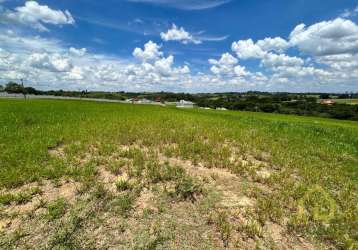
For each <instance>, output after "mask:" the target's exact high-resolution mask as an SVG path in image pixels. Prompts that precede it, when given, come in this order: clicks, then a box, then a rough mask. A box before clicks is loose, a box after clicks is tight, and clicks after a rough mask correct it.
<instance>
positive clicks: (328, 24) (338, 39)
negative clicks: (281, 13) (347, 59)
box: [290, 18, 358, 56]
mask: <svg viewBox="0 0 358 250" xmlns="http://www.w3.org/2000/svg"><path fill="white" fill-rule="evenodd" d="M290 42H291V44H292V45H293V46H297V47H298V48H299V50H301V51H302V52H304V53H307V54H309V55H314V56H324V55H334V54H344V53H353V54H354V53H357V52H358V25H357V24H356V23H354V22H353V21H351V20H347V19H343V18H336V19H334V20H330V21H323V22H319V23H316V24H313V25H311V26H308V27H307V26H306V25H305V24H300V25H297V26H296V27H295V28H294V30H293V31H292V32H291V34H290Z"/></svg>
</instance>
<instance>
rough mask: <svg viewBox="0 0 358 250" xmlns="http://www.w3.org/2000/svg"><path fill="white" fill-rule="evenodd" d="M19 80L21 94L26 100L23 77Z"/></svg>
mask: <svg viewBox="0 0 358 250" xmlns="http://www.w3.org/2000/svg"><path fill="white" fill-rule="evenodd" d="M20 80H21V88H22V94H23V95H24V99H25V100H26V89H25V87H24V79H22V78H21V79H20Z"/></svg>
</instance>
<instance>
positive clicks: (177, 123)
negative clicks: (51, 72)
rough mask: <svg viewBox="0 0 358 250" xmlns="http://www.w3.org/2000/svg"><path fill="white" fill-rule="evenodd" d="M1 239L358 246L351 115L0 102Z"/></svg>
mask: <svg viewBox="0 0 358 250" xmlns="http://www.w3.org/2000/svg"><path fill="white" fill-rule="evenodd" d="M0 152H1V153H0V186H1V193H0V211H1V213H0V232H1V234H0V248H3V249H9V248H20V249H26V248H36V249H38V248H45V249H46V248H57V249H79V248H82V249H91V248H93V249H103V248H105V249H106V248H113V249H224V248H229V249H327V248H337V249H357V248H358V223H357V222H358V206H357V204H358V123H357V122H350V121H338V120H329V119H320V118H310V117H297V116H285V115H275V114H264V113H249V112H233V111H215V110H199V109H176V108H174V107H159V106H149V105H148V106H147V105H131V104H128V105H127V104H114V103H94V102H85V101H55V100H28V101H25V100H4V99H3V100H0Z"/></svg>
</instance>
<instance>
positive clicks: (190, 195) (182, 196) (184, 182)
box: [172, 176, 204, 202]
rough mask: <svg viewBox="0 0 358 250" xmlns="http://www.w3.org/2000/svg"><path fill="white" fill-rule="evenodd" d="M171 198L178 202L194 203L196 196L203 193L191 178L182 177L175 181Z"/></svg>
mask: <svg viewBox="0 0 358 250" xmlns="http://www.w3.org/2000/svg"><path fill="white" fill-rule="evenodd" d="M174 190H175V191H174V193H173V194H172V196H174V197H175V198H177V199H179V200H190V201H192V202H194V201H195V200H196V198H197V196H198V195H200V194H202V193H203V191H204V190H203V187H202V186H201V185H200V184H199V183H198V182H197V181H196V180H195V179H194V178H192V177H191V176H184V177H182V178H180V179H179V180H178V181H176V184H175V187H174Z"/></svg>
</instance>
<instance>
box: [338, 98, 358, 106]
mask: <svg viewBox="0 0 358 250" xmlns="http://www.w3.org/2000/svg"><path fill="white" fill-rule="evenodd" d="M333 100H334V101H335V102H337V103H342V104H350V105H358V99H333Z"/></svg>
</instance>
